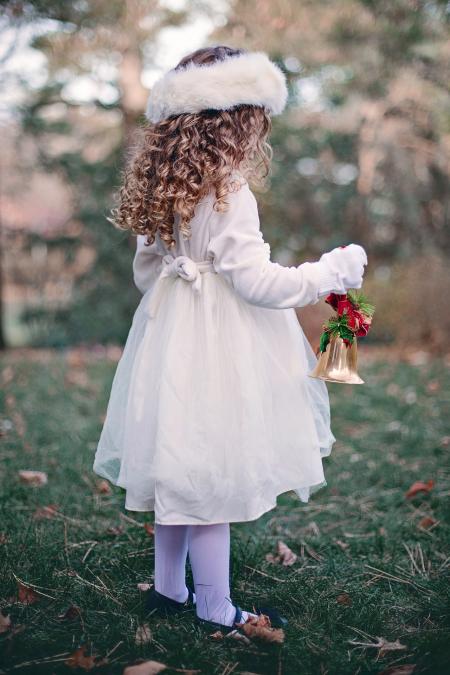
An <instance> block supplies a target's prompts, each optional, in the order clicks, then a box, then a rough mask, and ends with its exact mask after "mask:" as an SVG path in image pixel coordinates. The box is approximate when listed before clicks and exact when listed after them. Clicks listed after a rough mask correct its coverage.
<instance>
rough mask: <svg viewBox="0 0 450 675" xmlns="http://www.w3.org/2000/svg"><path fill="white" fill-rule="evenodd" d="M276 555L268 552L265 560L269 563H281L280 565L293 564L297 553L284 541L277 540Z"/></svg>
mask: <svg viewBox="0 0 450 675" xmlns="http://www.w3.org/2000/svg"><path fill="white" fill-rule="evenodd" d="M277 551H278V553H277V555H274V554H273V553H268V554H267V555H266V560H267V561H268V562H271V563H281V564H282V565H293V564H294V563H295V561H296V560H297V554H296V553H294V552H293V551H291V549H290V548H289V546H287V545H286V544H285V543H284V541H279V542H278V544H277Z"/></svg>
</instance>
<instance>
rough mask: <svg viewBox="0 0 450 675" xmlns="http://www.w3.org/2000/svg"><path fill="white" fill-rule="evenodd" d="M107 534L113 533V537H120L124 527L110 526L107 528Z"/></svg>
mask: <svg viewBox="0 0 450 675" xmlns="http://www.w3.org/2000/svg"><path fill="white" fill-rule="evenodd" d="M106 533H107V534H111V535H112V536H113V537H118V536H119V535H120V534H123V527H121V526H120V525H117V526H115V527H108V529H107V530H106Z"/></svg>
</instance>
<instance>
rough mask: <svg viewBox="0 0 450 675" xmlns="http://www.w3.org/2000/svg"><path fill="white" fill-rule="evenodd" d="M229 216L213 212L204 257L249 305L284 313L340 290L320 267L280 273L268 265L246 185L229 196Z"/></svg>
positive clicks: (278, 268) (266, 246)
mask: <svg viewBox="0 0 450 675" xmlns="http://www.w3.org/2000/svg"><path fill="white" fill-rule="evenodd" d="M227 201H228V203H229V204H230V206H229V209H228V211H227V212H222V213H219V212H217V211H214V209H213V210H212V213H211V220H210V225H211V229H210V234H211V239H210V242H209V244H208V252H210V253H211V254H212V256H213V265H214V268H215V270H216V272H218V273H219V274H222V275H223V276H225V277H226V278H227V279H228V281H229V282H230V283H231V285H232V286H233V288H234V289H235V290H236V292H237V293H238V294H239V295H240V296H241V297H242V298H244V300H246V301H247V302H249V303H251V304H253V305H259V306H261V307H268V308H273V309H287V308H290V307H303V306H305V305H309V304H315V303H316V302H317V301H318V300H319V298H320V296H321V295H323V294H325V293H327V292H329V291H330V290H333V289H336V288H339V286H340V282H339V280H338V278H337V275H336V274H332V273H330V272H329V271H328V270H327V267H326V265H324V264H323V263H321V262H305V263H302V264H301V265H299V266H297V267H284V266H282V265H280V264H279V263H276V262H272V261H271V260H270V246H269V244H267V243H266V242H264V239H263V235H262V233H261V230H260V222H259V215H258V205H257V202H256V198H255V196H254V194H253V192H252V191H251V190H250V188H249V185H248V183H245V184H244V185H242V187H241V188H240V190H238V191H237V192H232V193H230V194H228V195H227Z"/></svg>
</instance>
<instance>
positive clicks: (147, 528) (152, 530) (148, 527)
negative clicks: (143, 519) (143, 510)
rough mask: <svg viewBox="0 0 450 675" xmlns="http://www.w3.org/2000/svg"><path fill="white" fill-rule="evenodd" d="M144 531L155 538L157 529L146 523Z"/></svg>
mask: <svg viewBox="0 0 450 675" xmlns="http://www.w3.org/2000/svg"><path fill="white" fill-rule="evenodd" d="M144 530H145V531H146V532H147V534H148V535H149V536H150V537H153V536H154V534H155V528H154V526H153V525H152V524H151V523H144Z"/></svg>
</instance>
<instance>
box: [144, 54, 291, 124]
mask: <svg viewBox="0 0 450 675" xmlns="http://www.w3.org/2000/svg"><path fill="white" fill-rule="evenodd" d="M287 97H288V90H287V86H286V78H285V76H284V74H283V72H282V70H281V69H280V68H279V67H278V66H277V65H276V64H275V63H273V62H272V61H270V60H269V57H268V56H267V54H265V53H264V52H247V53H244V54H238V55H236V56H229V57H227V58H226V59H225V60H223V61H216V62H214V63H208V64H201V65H198V64H195V63H189V64H188V65H187V66H185V67H184V68H180V70H170V71H169V72H168V73H166V74H165V75H164V76H163V77H161V78H160V79H159V80H158V81H157V82H156V83H155V84H154V85H153V88H152V90H151V93H150V96H149V99H148V103H147V109H146V113H145V115H146V117H147V119H148V120H150V122H153V123H157V122H160V121H161V120H164V119H166V118H167V117H170V116H171V115H180V114H181V113H188V112H190V113H195V112H200V111H201V110H207V109H213V110H229V109H230V108H233V107H234V106H236V105H238V104H240V103H247V104H253V105H260V106H265V107H266V108H267V109H268V110H269V112H270V113H272V114H273V115H279V114H280V113H281V112H282V111H283V110H284V107H285V105H286V101H287Z"/></svg>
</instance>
